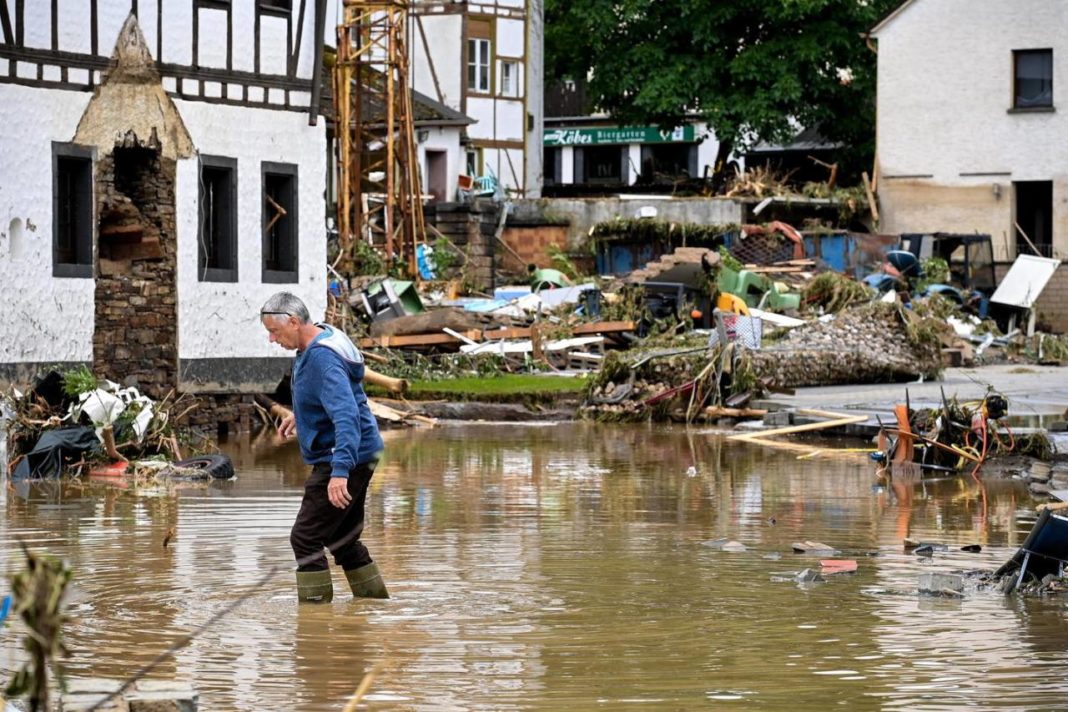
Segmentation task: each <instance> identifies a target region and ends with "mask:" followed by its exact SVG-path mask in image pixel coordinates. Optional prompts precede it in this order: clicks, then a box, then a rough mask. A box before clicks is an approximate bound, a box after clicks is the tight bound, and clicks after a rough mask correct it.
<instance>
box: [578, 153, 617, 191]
mask: <svg viewBox="0 0 1068 712" xmlns="http://www.w3.org/2000/svg"><path fill="white" fill-rule="evenodd" d="M625 152H626V146H597V147H585V148H582V149H575V157H576V163H575V174H576V175H581V176H582V182H583V183H615V184H619V183H622V182H623V156H624V155H625ZM580 154H581V158H580ZM579 164H581V170H580V169H579Z"/></svg>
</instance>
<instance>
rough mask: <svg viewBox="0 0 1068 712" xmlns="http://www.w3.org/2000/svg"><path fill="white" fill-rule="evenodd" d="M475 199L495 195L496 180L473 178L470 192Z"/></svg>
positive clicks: (483, 177) (491, 177)
mask: <svg viewBox="0 0 1068 712" xmlns="http://www.w3.org/2000/svg"><path fill="white" fill-rule="evenodd" d="M471 192H472V193H474V195H475V197H478V198H485V197H489V196H493V195H496V194H497V179H496V178H494V177H493V176H479V177H478V178H475V187H474V188H473V189H472V191H471Z"/></svg>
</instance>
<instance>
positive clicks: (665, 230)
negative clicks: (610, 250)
mask: <svg viewBox="0 0 1068 712" xmlns="http://www.w3.org/2000/svg"><path fill="white" fill-rule="evenodd" d="M741 229H742V228H741V225H737V224H734V223H726V224H722V225H698V224H696V223H674V222H667V221H664V220H649V219H644V218H613V219H612V220H607V221H605V222H602V223H598V224H596V225H594V226H593V229H592V230H591V231H590V237H593V238H595V239H602V240H603V239H608V240H634V241H637V242H652V241H667V242H671V243H673V244H674V243H676V242H677V243H678V244H680V245H691V246H699V245H704V246H707V247H716V246H718V245H721V244H723V240H724V238H725V237H727V236H728V235H731V234H737V233H738V232H739V231H740V230H741Z"/></svg>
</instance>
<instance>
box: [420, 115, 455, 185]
mask: <svg viewBox="0 0 1068 712" xmlns="http://www.w3.org/2000/svg"><path fill="white" fill-rule="evenodd" d="M421 131H426V132H427V134H428V135H427V139H426V141H424V142H423V143H420V144H419V147H418V153H419V171H420V174H419V175H420V180H421V186H422V190H423V193H424V194H426V193H427V192H428V191H427V173H426V171H427V165H426V152H427V151H445V154H446V173H447V175H446V181H447V182H446V186H447V188H448V191H447V192H446V194H445V200H455V199H456V183H457V180H458V179H459V176H460V171H461V169H462V167H463V165H464V154H463V150H462V149H461V147H460V133H461V129H459V128H455V127H441V128H417V129H416V133H417V134H418V133H419V132H421Z"/></svg>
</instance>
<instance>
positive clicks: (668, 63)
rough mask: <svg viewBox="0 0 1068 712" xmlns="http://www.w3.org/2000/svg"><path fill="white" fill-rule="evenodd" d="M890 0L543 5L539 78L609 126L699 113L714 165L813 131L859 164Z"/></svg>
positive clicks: (582, 0) (866, 145)
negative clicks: (565, 88) (580, 98)
mask: <svg viewBox="0 0 1068 712" xmlns="http://www.w3.org/2000/svg"><path fill="white" fill-rule="evenodd" d="M900 2H901V0H546V1H545V27H546V33H545V38H546V74H547V75H548V77H549V78H550V79H572V80H578V81H581V80H583V79H584V78H585V79H588V84H587V98H588V101H589V102H590V103H591V105H592V106H591V108H598V109H600V110H603V111H607V112H608V113H609V114H611V115H612V116H613V117H614V118H616V120H618V121H620V122H621V123H642V124H656V125H660V126H662V127H665V128H666V127H672V126H676V125H678V124H679V123H680V120H681V119H682V117H684V116H685V115H686V114H687V113H691V112H693V113H696V114H698V115H700V116H701V117H703V118H704V119H705V120H706V121H707V122H708V124H709V126H710V127H711V128H712V130H713V131H714V132H715V135H716V136H717V137H718V138H719V139H720V141H721V142H722V144H724V145H721V150H720V157H719V158H720V160H722V159H723V158H725V157H726V156H727V155H728V153H729V151H730V150H731V149H733V148H736V147H737V148H741V147H745V146H747V145H751V144H752V143H754V142H755V141H756V140H760V139H763V140H769V141H781V140H784V139H787V138H789V137H791V136H792V135H793V134H794V133H795V132H796V125H794V126H791V123H790V120H791V118H792V119H794V120H796V121H797V122H799V123H800V124H801V125H803V126H807V127H818V128H819V130H820V132H821V133H822V134H823V135H824V136H825V137H827V138H828V139H831V140H833V141H841V142H842V143H844V144H846V145H847V146H849V147H850V148H851V150H852V156H847V158H849V157H852V158H854V159H861V158H864V159H866V160H870V157H871V154H872V151H873V147H874V140H875V131H874V125H875V64H876V55H875V53H874V51H873V49H872V48H873V47H874V43H871V47H869V43H868V42H867V41H866V39H865V37H864V35H865V33H867V32H868V31H869V30H870V29H872V28H873V27H874V26H875V25H876V24H878V22H879V21H880V20H882V19H883V18H884V17H885V16H886V15H887V14H889V12H890V11H891V10H893V9H894V7H896V6H897V5H899V4H900Z"/></svg>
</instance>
